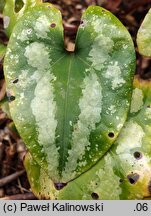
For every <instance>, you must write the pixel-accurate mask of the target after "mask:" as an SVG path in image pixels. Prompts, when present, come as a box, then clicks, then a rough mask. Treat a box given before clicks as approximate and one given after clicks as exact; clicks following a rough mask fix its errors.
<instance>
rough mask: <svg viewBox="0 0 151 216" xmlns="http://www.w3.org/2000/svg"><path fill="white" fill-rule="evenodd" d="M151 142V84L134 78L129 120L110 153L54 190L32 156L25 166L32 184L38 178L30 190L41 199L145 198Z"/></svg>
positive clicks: (150, 180)
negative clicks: (61, 187) (63, 185)
mask: <svg viewBox="0 0 151 216" xmlns="http://www.w3.org/2000/svg"><path fill="white" fill-rule="evenodd" d="M150 140H151V82H150V81H144V80H140V79H139V78H135V81H134V89H133V97H132V106H131V112H130V114H129V117H128V120H127V122H126V123H125V125H124V127H123V129H122V131H121V133H120V135H119V137H118V139H117V141H116V143H115V144H114V145H113V146H112V148H111V150H109V152H108V153H107V154H106V155H105V156H104V157H103V158H102V159H101V160H100V161H98V163H97V164H96V165H95V166H93V167H92V168H91V169H90V170H88V171H87V172H85V173H84V174H82V175H81V176H80V177H78V178H77V179H75V180H73V181H71V182H69V183H68V184H67V185H66V186H65V187H63V189H62V190H56V191H55V190H54V185H53V184H52V181H51V179H50V178H48V176H47V174H46V173H43V169H42V168H40V166H38V165H36V163H35V164H34V165H35V167H33V165H32V164H33V159H32V158H31V157H30V161H29V159H28V156H27V158H26V161H25V163H24V164H25V168H26V170H27V174H28V178H29V181H30V182H31V179H32V178H33V179H34V177H35V180H33V182H32V185H31V187H32V190H33V192H34V193H35V194H36V196H37V197H38V198H40V199H41V198H42V197H44V196H47V193H51V195H50V197H49V198H51V199H59V200H69V199H71V200H81V199H86V200H90V199H103V200H104V199H105V200H106V199H107V200H119V199H122V200H124V199H146V198H147V197H150V195H151V172H150V170H151V163H150V157H151V145H150V144H151V143H150V142H151V141H150ZM33 170H34V172H33ZM35 170H36V175H35ZM38 176H39V177H38ZM40 179H41V180H43V182H41V180H40ZM36 184H37V186H36ZM43 185H45V188H46V190H45V191H43V190H42V188H43Z"/></svg>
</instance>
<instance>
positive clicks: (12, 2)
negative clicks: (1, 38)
mask: <svg viewBox="0 0 151 216" xmlns="http://www.w3.org/2000/svg"><path fill="white" fill-rule="evenodd" d="M41 2H42V0H5V6H4V10H3V21H4V29H5V32H6V34H7V36H8V37H10V35H11V33H12V31H13V28H14V26H15V24H16V23H17V21H18V20H19V19H20V18H21V17H22V16H23V14H24V13H25V12H26V11H27V10H28V9H29V8H31V7H33V6H35V5H36V4H39V3H41ZM15 9H17V12H16V10H15Z"/></svg>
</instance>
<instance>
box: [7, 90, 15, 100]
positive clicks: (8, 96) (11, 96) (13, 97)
mask: <svg viewBox="0 0 151 216" xmlns="http://www.w3.org/2000/svg"><path fill="white" fill-rule="evenodd" d="M6 95H7V98H8V102H12V101H14V100H15V96H13V95H11V94H10V93H9V92H7V93H6Z"/></svg>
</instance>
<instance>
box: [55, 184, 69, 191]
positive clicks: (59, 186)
mask: <svg viewBox="0 0 151 216" xmlns="http://www.w3.org/2000/svg"><path fill="white" fill-rule="evenodd" d="M66 185H67V183H54V186H55V188H56V190H61V189H62V188H64V187H65V186H66Z"/></svg>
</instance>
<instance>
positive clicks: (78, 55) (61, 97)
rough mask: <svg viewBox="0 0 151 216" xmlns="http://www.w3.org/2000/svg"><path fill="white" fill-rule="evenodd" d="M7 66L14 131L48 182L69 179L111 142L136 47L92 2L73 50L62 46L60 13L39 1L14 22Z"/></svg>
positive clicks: (122, 115)
mask: <svg viewBox="0 0 151 216" xmlns="http://www.w3.org/2000/svg"><path fill="white" fill-rule="evenodd" d="M4 70H5V77H6V82H7V90H8V92H9V97H10V99H12V101H11V103H10V111H11V116H12V118H13V120H14V122H15V125H16V127H17V130H18V131H19V133H20V135H21V137H22V138H23V140H24V142H25V143H26V145H27V147H28V149H29V151H30V152H31V154H32V156H33V158H34V159H35V160H36V161H37V162H38V164H39V165H40V166H41V167H43V168H44V170H45V171H46V172H47V173H48V175H49V176H50V177H51V178H52V180H53V181H54V182H56V183H57V182H68V181H70V180H72V179H74V178H76V177H77V176H79V175H81V173H83V172H85V171H86V170H88V169H89V168H90V167H91V166H93V165H94V164H95V163H96V162H97V161H98V160H99V159H100V158H101V157H102V156H103V155H104V154H105V152H107V151H108V149H109V148H110V147H111V145H112V144H113V142H114V141H115V140H116V138H117V136H118V134H119V132H120V130H121V128H122V126H123V124H124V122H125V120H126V118H127V113H128V110H129V105H130V98H131V91H132V79H133V74H134V70H135V51H134V47H133V43H132V40H131V37H130V35H129V33H128V31H127V30H126V28H125V27H124V26H123V25H122V24H121V23H120V22H119V20H118V19H117V18H116V17H115V16H114V15H112V14H111V13H110V12H108V11H106V10H104V9H103V8H100V7H94V6H91V7H89V8H88V9H87V10H86V11H85V13H84V15H83V17H82V23H81V25H80V27H79V30H78V33H77V39H76V48H75V52H74V53H71V52H67V51H66V50H65V49H64V41H63V26H62V19H61V14H60V12H59V11H58V10H57V9H55V8H54V7H53V6H52V5H49V4H41V5H38V6H35V7H34V8H32V10H29V11H27V12H26V14H25V15H24V16H23V17H22V18H21V19H20V20H19V21H18V23H17V24H16V26H15V27H14V30H13V33H12V36H11V38H10V42H9V44H8V48H7V53H6V57H5V65H4Z"/></svg>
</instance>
